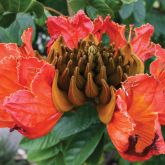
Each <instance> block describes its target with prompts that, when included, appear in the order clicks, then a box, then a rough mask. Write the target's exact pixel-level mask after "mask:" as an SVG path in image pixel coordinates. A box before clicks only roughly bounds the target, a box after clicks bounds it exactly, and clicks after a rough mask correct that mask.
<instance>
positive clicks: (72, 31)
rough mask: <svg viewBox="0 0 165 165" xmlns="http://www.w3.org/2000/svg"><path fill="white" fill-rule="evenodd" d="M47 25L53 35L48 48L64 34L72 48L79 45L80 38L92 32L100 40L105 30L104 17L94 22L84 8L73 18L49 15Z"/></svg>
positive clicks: (66, 41)
mask: <svg viewBox="0 0 165 165" xmlns="http://www.w3.org/2000/svg"><path fill="white" fill-rule="evenodd" d="M47 27H48V32H49V34H50V36H51V40H50V41H49V43H48V48H50V46H51V45H52V44H53V42H54V41H55V40H56V39H57V38H58V37H59V36H62V37H63V39H64V41H65V43H66V45H67V46H68V47H69V48H71V49H72V48H76V47H77V46H78V41H79V40H80V39H84V38H85V37H87V36H88V35H89V34H90V33H94V34H96V36H97V38H98V40H99V41H100V40H101V34H102V33H104V31H105V29H104V28H103V20H102V17H98V18H97V19H95V20H94V22H92V21H91V20H90V18H88V17H87V16H86V15H85V13H84V11H82V10H80V11H79V12H78V13H77V14H76V15H75V16H74V17H71V18H69V17H65V16H59V17H56V16H52V17H49V18H48V20H47Z"/></svg>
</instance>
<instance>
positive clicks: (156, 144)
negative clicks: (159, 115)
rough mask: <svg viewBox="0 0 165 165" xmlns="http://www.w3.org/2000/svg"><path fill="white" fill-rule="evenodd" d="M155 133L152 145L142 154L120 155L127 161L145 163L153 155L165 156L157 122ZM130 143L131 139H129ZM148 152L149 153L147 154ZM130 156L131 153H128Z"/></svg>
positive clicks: (164, 144)
mask: <svg viewBox="0 0 165 165" xmlns="http://www.w3.org/2000/svg"><path fill="white" fill-rule="evenodd" d="M155 125H156V133H155V137H154V140H153V143H152V144H151V145H150V146H148V147H147V148H146V149H145V152H144V153H143V154H135V155H134V154H133V153H132V155H129V154H127V153H123V152H121V153H120V155H121V156H122V157H123V158H124V159H127V160H129V161H132V162H134V161H145V160H148V159H150V158H151V157H152V156H153V155H160V154H165V143H164V139H163V136H162V133H161V128H160V125H159V124H158V122H156V124H155ZM130 141H131V139H130ZM148 151H149V152H148ZM130 154H131V153H130Z"/></svg>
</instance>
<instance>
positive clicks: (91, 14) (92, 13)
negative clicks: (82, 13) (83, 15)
mask: <svg viewBox="0 0 165 165" xmlns="http://www.w3.org/2000/svg"><path fill="white" fill-rule="evenodd" d="M86 12H87V14H88V16H89V17H90V18H91V19H95V18H96V17H97V14H98V11H97V9H96V8H94V7H92V6H87V7H86Z"/></svg>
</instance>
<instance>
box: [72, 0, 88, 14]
mask: <svg viewBox="0 0 165 165" xmlns="http://www.w3.org/2000/svg"><path fill="white" fill-rule="evenodd" d="M69 4H70V6H71V8H72V10H73V11H74V12H77V11H78V10H80V9H85V7H86V6H87V5H88V0H70V1H69Z"/></svg>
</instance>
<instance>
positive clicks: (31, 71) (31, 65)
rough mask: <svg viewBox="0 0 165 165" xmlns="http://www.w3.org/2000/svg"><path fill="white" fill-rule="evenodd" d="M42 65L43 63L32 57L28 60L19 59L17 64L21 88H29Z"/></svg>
mask: <svg viewBox="0 0 165 165" xmlns="http://www.w3.org/2000/svg"><path fill="white" fill-rule="evenodd" d="M44 63H45V62H44V61H40V60H38V59H37V58H34V57H30V58H28V59H25V58H21V59H20V60H19V62H18V76H19V83H20V84H22V85H23V86H26V87H30V84H31V81H32V80H33V79H34V76H35V75H36V74H37V73H38V72H39V70H40V68H41V67H42V66H43V65H44Z"/></svg>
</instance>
